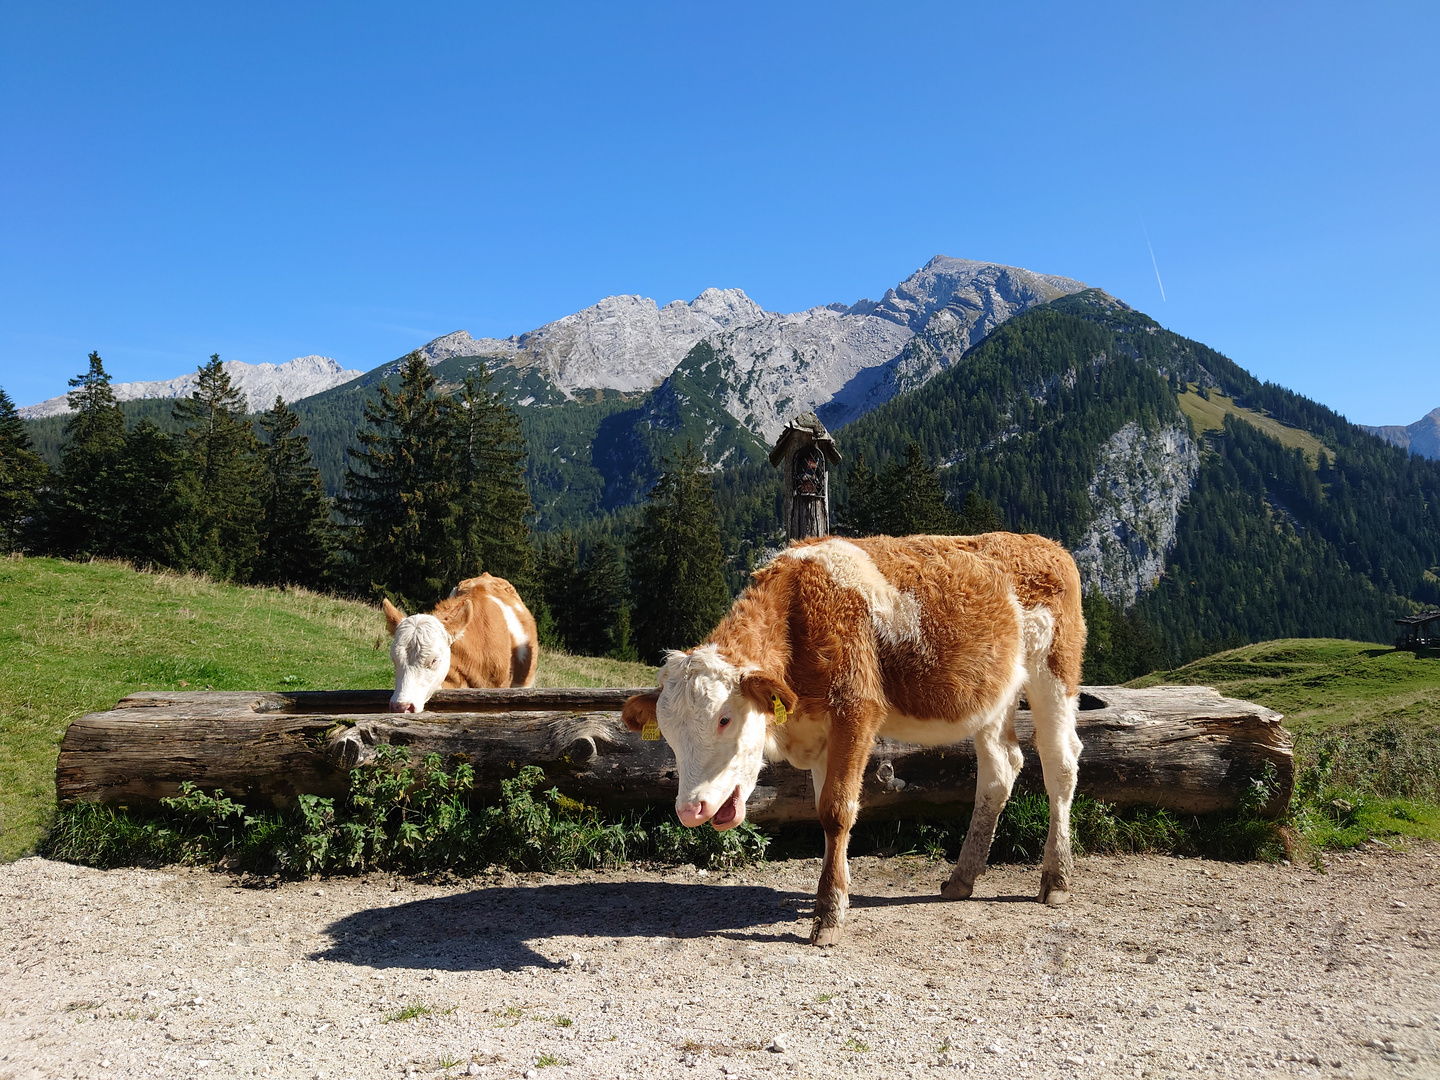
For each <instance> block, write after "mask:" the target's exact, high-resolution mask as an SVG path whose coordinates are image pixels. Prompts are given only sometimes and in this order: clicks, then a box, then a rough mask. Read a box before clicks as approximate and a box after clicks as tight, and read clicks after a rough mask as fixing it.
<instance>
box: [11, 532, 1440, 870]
mask: <svg viewBox="0 0 1440 1080" xmlns="http://www.w3.org/2000/svg"><path fill="white" fill-rule="evenodd" d="M388 645H389V637H388V635H387V634H386V632H385V626H384V620H383V617H382V616H381V614H380V612H379V610H378V609H377V608H374V607H371V606H370V605H368V604H363V603H359V602H355V601H350V600H341V599H337V598H335V597H330V596H321V595H317V594H314V593H310V592H306V591H303V590H280V589H266V588H250V587H243V586H236V585H224V584H217V583H215V582H212V581H209V580H207V579H204V578H200V577H194V576H189V575H179V574H171V573H148V572H139V571H136V570H134V569H132V568H130V567H128V566H125V565H122V564H118V563H108V562H93V563H70V562H63V561H60V560H56V559H6V560H0V649H3V655H4V657H5V662H4V664H3V665H0V830H3V831H0V861H8V860H10V859H14V858H16V857H18V856H20V855H22V854H25V853H27V852H30V851H33V850H35V849H36V847H37V845H39V844H40V843H41V842H42V840H43V838H44V837H45V835H46V831H47V829H48V828H49V827H50V825H51V822H52V821H54V820H55V792H54V770H55V759H56V754H57V752H58V750H59V745H60V740H61V737H62V736H63V734H64V732H65V728H66V727H67V726H68V724H69V723H70V722H71V721H72V720H74V719H75V718H76V717H78V716H80V715H82V714H84V713H86V712H93V711H98V710H104V709H109V708H111V707H113V706H114V705H115V703H116V702H117V701H119V700H120V699H121V698H123V697H125V696H126V695H127V694H130V693H133V692H135V691H137V690H184V689H189V690H205V689H214V690H317V689H354V688H365V687H373V688H380V687H389V686H390V685H391V680H392V671H391V666H390V659H389V653H388ZM654 678H655V671H654V669H653V668H650V667H646V666H644V665H642V664H632V663H624V662H620V661H614V660H605V659H597V658H591V657H572V656H567V655H565V654H563V653H559V652H556V651H554V650H544V651H543V652H542V654H541V664H540V672H539V679H538V681H539V683H540V685H543V686H638V685H654ZM1160 683H1189V684H1203V685H1210V686H1214V687H1216V688H1217V689H1219V690H1220V691H1221V692H1222V693H1225V694H1227V695H1229V696H1232V697H1239V698H1245V699H1247V700H1250V701H1255V702H1259V703H1260V704H1263V705H1267V706H1269V707H1270V708H1273V709H1275V710H1277V711H1279V712H1281V713H1284V714H1285V718H1286V719H1285V724H1286V727H1287V728H1289V730H1290V731H1292V732H1293V733H1294V734H1295V738H1296V760H1297V784H1296V790H1295V799H1294V801H1293V802H1292V809H1291V815H1290V818H1289V819H1288V821H1287V822H1286V823H1285V824H1284V826H1283V827H1282V828H1281V829H1279V830H1277V829H1276V826H1275V824H1274V823H1271V822H1265V821H1261V820H1259V819H1258V818H1256V817H1254V816H1253V815H1251V816H1248V817H1247V815H1246V813H1244V812H1242V813H1240V814H1238V815H1232V816H1231V817H1229V818H1226V819H1225V820H1216V821H1202V820H1200V819H1195V820H1180V819H1177V818H1175V817H1173V816H1172V815H1168V814H1167V813H1166V812H1164V811H1144V810H1140V811H1137V812H1127V813H1123V814H1121V813H1115V812H1113V808H1108V807H1106V806H1104V805H1102V804H1099V803H1094V802H1093V801H1090V800H1084V799H1082V800H1080V801H1079V802H1077V804H1076V830H1077V833H1076V835H1077V838H1078V839H1079V841H1080V843H1081V844H1082V846H1088V849H1089V850H1094V851H1151V850H1158V851H1175V852H1179V853H1196V854H1211V855H1215V856H1219V857H1233V858H1255V857H1264V858H1279V857H1281V856H1282V855H1284V854H1286V853H1290V854H1292V855H1293V854H1294V849H1295V847H1296V846H1297V843H1298V845H1299V846H1301V847H1306V846H1308V847H1309V848H1310V849H1312V852H1313V853H1315V854H1314V858H1315V859H1316V860H1318V859H1319V855H1318V853H1319V852H1321V851H1323V850H1326V849H1335V848H1343V847H1351V846H1354V845H1356V844H1359V843H1362V842H1365V841H1366V840H1369V839H1372V838H1376V837H1379V838H1390V839H1394V838H1403V837H1424V838H1431V839H1440V655H1431V654H1428V653H1422V654H1420V655H1416V654H1414V653H1408V652H1399V651H1396V650H1392V649H1387V648H1384V647H1381V646H1376V645H1368V644H1364V643H1360V642H1353V641H1332V640H1289V641H1272V642H1266V643H1264V644H1261V645H1252V646H1246V647H1244V648H1240V649H1234V650H1231V651H1229V652H1225V653H1219V654H1217V655H1215V656H1211V657H1207V658H1205V659H1203V660H1199V661H1196V662H1195V663H1193V664H1190V665H1188V666H1187V667H1184V668H1179V669H1177V670H1175V671H1169V672H1158V673H1156V674H1154V675H1150V676H1146V677H1145V678H1144V679H1141V680H1137V681H1136V683H1133V684H1132V685H1156V684H1160ZM408 767H409V768H412V769H413V770H414V771H413V773H412V774H410V775H412V776H413V777H414V778H416V780H418V781H419V786H418V787H417V788H415V791H417V792H420V794H419V795H412V794H407V792H408V791H409V790H410V789H409V787H408V786H407V785H408V784H409V782H410V781H407V782H406V783H399V782H398V781H396V780H395V778H394V775H393V774H392V772H391V771H388V770H387V769H377V770H371V772H373V774H374V775H370V774H369V773H365V774H363V775H362V774H361V772H360V771H357V775H356V776H355V777H352V780H353V781H354V783H355V784H358V785H361V786H364V785H369V786H370V787H375V788H376V790H377V791H378V790H381V789H383V790H384V792H385V794H384V797H383V798H380V797H378V796H377V795H376V793H375V792H374V791H370V790H369V787H367V788H366V790H365V791H363V792H359V795H358V797H357V798H352V800H351V801H350V803H344V804H343V805H342V804H340V803H337V804H335V806H334V807H333V808H331V807H330V806H329V805H328V803H327V804H326V805H324V806H321V805H319V804H316V805H315V806H307V808H305V809H304V810H303V811H302V812H301V813H300V815H299V816H298V817H295V816H293V815H292V817H293V820H292V819H291V818H283V816H274V817H273V820H272V819H271V818H265V819H263V820H262V819H260V818H255V819H250V818H246V817H245V815H244V812H243V810H242V809H241V808H237V807H234V806H232V805H230V804H229V803H228V802H224V801H223V800H222V801H221V802H218V803H217V802H215V801H214V800H213V799H211V798H210V797H209V796H207V795H206V794H205V793H192V795H190V796H187V798H186V799H183V800H178V801H177V802H176V805H175V806H174V807H172V808H171V809H170V811H168V812H167V813H168V816H166V817H164V820H157V821H149V822H147V821H142V820H140V819H138V818H137V819H135V820H133V821H132V820H130V819H129V818H128V817H126V816H125V815H123V814H117V813H116V812H112V811H110V810H109V809H107V808H84V807H82V808H77V809H76V810H75V811H74V812H72V811H67V812H66V815H62V817H61V823H60V825H58V826H57V828H56V833H55V834H54V836H52V838H51V840H50V841H49V847H48V848H46V850H50V851H52V852H54V853H59V854H62V855H63V856H64V857H67V858H74V859H76V860H77V861H82V862H89V863H91V864H93V865H121V864H123V863H124V862H125V861H127V860H130V861H142V862H151V863H153V862H156V861H165V860H170V861H175V860H177V859H180V860H197V861H206V860H209V861H215V860H217V859H220V858H222V857H224V858H229V859H230V860H231V861H232V862H233V861H234V859H235V858H239V857H240V855H241V854H243V853H244V852H249V854H248V855H245V856H244V857H245V858H247V859H249V860H250V861H251V862H252V863H253V864H254V865H256V866H260V865H270V866H272V868H273V865H274V862H275V858H276V857H277V856H276V854H275V853H276V852H280V853H281V855H282V856H283V858H282V861H284V862H286V865H288V866H289V867H291V869H292V870H294V868H295V867H300V868H302V869H303V868H305V867H313V868H316V869H317V870H319V871H321V872H329V871H330V870H333V869H336V868H350V869H354V868H359V867H363V866H391V867H394V868H403V867H410V868H417V867H418V868H424V867H426V866H430V865H436V864H437V863H436V860H439V863H438V865H444V866H453V867H461V866H469V865H470V863H471V862H473V861H474V859H475V858H477V857H479V856H478V855H477V854H476V851H477V850H482V849H483V853H485V857H487V858H494V859H496V860H497V861H506V860H509V861H510V862H513V863H514V864H515V865H516V866H517V867H547V868H548V867H551V866H553V867H562V866H566V865H570V864H572V863H574V864H576V865H589V864H598V863H602V862H612V861H614V860H616V859H624V858H631V857H635V856H636V855H640V854H642V853H648V854H649V855H650V856H654V857H664V858H677V859H691V858H701V859H705V858H709V859H716V858H727V859H728V858H737V857H755V853H756V852H763V851H764V847H765V843H766V842H767V841H766V840H765V838H763V837H760V836H759V834H756V835H755V836H753V837H746V838H744V839H743V841H741V842H738V843H739V844H740V846H738V847H735V850H733V851H732V850H730V848H729V847H725V846H724V845H719V846H716V845H715V844H714V843H710V841H713V840H714V837H713V836H711V835H710V831H709V830H697V831H696V832H697V833H703V834H705V835H704V836H692V835H690V833H689V831H686V830H680V829H679V828H678V827H677V826H675V825H674V822H673V821H670V820H668V819H667V820H666V821H662V820H660V818H657V819H655V820H654V821H651V820H649V819H644V820H640V819H636V820H635V821H633V822H628V823H616V822H608V821H602V820H601V819H599V818H598V817H596V816H595V815H594V814H592V813H589V812H588V811H586V809H585V808H583V807H578V804H576V805H567V802H568V801H567V800H564V799H563V798H558V799H557V798H552V797H551V796H550V795H547V794H546V793H544V792H543V791H541V790H540V789H539V788H538V787H536V785H537V784H540V785H541V786H543V784H542V783H541V782H542V780H543V777H529V778H528V779H527V780H526V781H525V783H520V782H519V781H517V784H516V786H515V790H514V791H513V792H512V793H511V794H510V795H509V796H507V800H506V801H505V802H504V804H503V805H502V806H499V807H495V808H488V809H487V808H480V809H478V810H475V811H473V812H472V810H470V809H468V808H467V807H466V806H465V805H463V802H464V800H463V799H462V798H461V793H460V792H459V789H458V788H457V787H456V786H455V784H454V783H453V782H452V781H447V780H445V778H444V776H443V774H436V773H435V772H434V769H433V767H431V766H428V765H426V764H424V763H418V762H417V763H411V765H410V766H408ZM532 771H534V772H538V770H532ZM527 784H528V785H529V786H526V785H527ZM447 785H448V786H447ZM391 788H393V789H394V790H393V791H392V790H390V789H391ZM1260 796H1263V792H1261V793H1260ZM1260 796H1257V798H1259V797H1260ZM416 800H419V801H420V802H423V801H425V800H428V802H427V803H426V805H427V806H429V807H430V808H429V809H426V810H423V812H422V811H421V810H419V809H417V807H418V806H419V802H417V801H416ZM1260 801H1263V798H1260ZM352 803H353V806H352V805H351V804H352ZM431 804H433V805H431ZM361 806H370V807H372V810H371V811H370V812H369V813H370V817H371V818H374V820H370V819H369V818H365V819H364V820H363V821H362V820H360V819H358V818H355V813H356V811H355V807H361ZM376 806H384V807H388V808H389V809H387V810H385V811H384V812H383V813H381V812H379V811H376V810H374V809H373V808H374V807H376ZM347 814H348V815H350V816H348V817H347V816H346V815H347ZM662 817H663V815H662ZM1046 817H1047V814H1046V808H1045V802H1044V798H1043V796H1040V795H1034V794H1033V793H1026V794H1021V795H1017V797H1016V798H1015V799H1014V800H1012V804H1011V806H1010V807H1009V808H1008V809H1007V811H1006V815H1005V818H1004V820H1003V821H1002V826H1001V830H1000V833H999V835H998V836H997V840H996V845H995V848H994V851H993V857H994V858H996V859H1003V858H1029V857H1033V855H1034V854H1035V853H1036V852H1037V851H1038V850H1039V845H1041V844H1043V842H1044V836H1045V831H1046ZM592 818H593V820H592ZM1032 819H1033V820H1032ZM447 823H448V824H447ZM965 827H966V822H965V821H964V820H962V819H961V818H956V819H955V820H953V821H937V822H929V823H927V822H923V821H914V822H874V823H866V824H864V825H862V826H861V828H860V830H859V831H857V835H856V846H855V847H854V848H853V849H852V850H854V851H855V853H856V854H868V853H870V852H871V851H872V850H874V851H882V852H891V853H897V854H903V853H927V854H929V855H931V856H933V857H936V858H938V857H941V856H942V855H944V854H946V853H952V849H954V848H956V847H958V843H959V840H960V838H962V837H963V835H964V829H965ZM427 829H429V830H435V831H436V835H435V836H434V837H433V838H431V839H428V840H426V841H425V844H427V845H429V847H427V848H426V850H427V851H430V852H432V853H433V852H438V854H417V852H419V850H420V849H419V848H417V847H415V846H414V845H415V844H416V843H418V841H416V840H415V837H417V836H419V835H420V834H419V833H418V832H417V831H416V830H422V831H423V830H427ZM793 831H795V836H794V837H790V838H787V836H786V835H784V834H783V831H782V834H781V835H777V836H775V837H773V838H772V839H773V840H774V841H775V848H774V850H775V852H776V853H783V852H785V851H787V850H788V849H790V848H795V850H796V851H797V852H800V853H803V854H814V853H815V852H812V851H811V850H810V848H813V847H815V845H816V842H817V835H818V834H815V830H813V829H810V830H806V829H797V830H793ZM672 833H674V834H675V835H671V834H672ZM282 834H283V835H282ZM716 835H719V834H716ZM732 839H733V837H732ZM702 840H703V841H705V842H706V843H708V844H709V846H708V847H707V846H705V845H703V844H701V841H702ZM432 841H433V842H432ZM477 845H478V847H477ZM746 845H748V846H746ZM796 845H798V847H797V846H796ZM422 846H423V845H422ZM731 846H735V845H731ZM711 848H714V850H711ZM452 849H453V850H452ZM722 849H723V850H722ZM742 849H743V850H742ZM802 849H803V850H802ZM427 860H428V861H427Z"/></svg>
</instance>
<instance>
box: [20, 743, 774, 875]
mask: <svg viewBox="0 0 1440 1080" xmlns="http://www.w3.org/2000/svg"><path fill="white" fill-rule="evenodd" d="M473 782H474V772H473V770H472V769H471V767H470V766H469V765H467V764H464V763H460V764H458V765H457V766H456V767H455V768H454V770H453V771H448V772H447V771H446V770H445V769H444V768H443V766H442V763H441V761H440V759H439V757H438V755H435V754H431V755H428V756H427V757H426V758H425V760H424V761H423V762H421V763H419V764H418V765H416V764H413V763H412V762H411V760H410V751H409V749H408V748H406V747H403V746H389V745H381V746H378V747H376V755H375V758H374V760H373V761H371V762H368V763H367V764H365V765H363V766H360V767H359V768H356V769H353V770H352V771H351V773H350V791H349V793H348V795H347V796H346V797H344V798H343V799H330V798H322V797H320V796H316V795H302V796H300V797H299V798H298V799H297V800H296V805H295V807H294V808H293V809H291V810H289V811H285V812H280V811H273V810H259V811H254V812H251V811H248V810H247V809H246V808H245V807H244V806H242V805H241V804H239V803H237V802H235V801H234V800H232V799H230V798H229V797H228V796H226V794H225V793H224V792H223V791H218V790H217V791H214V792H212V793H210V794H208V795H207V794H206V793H204V792H202V791H200V790H199V789H198V788H196V787H195V785H193V784H189V783H187V784H185V785H183V786H182V788H181V792H180V794H179V795H178V796H175V797H174V798H168V799H162V800H161V806H160V808H159V809H158V810H153V811H144V810H138V809H137V810H127V809H125V808H120V807H107V806H99V805H96V804H93V803H77V804H75V805H72V806H69V807H65V808H63V809H61V810H60V811H59V813H58V814H57V815H56V820H55V824H54V827H53V828H52V829H51V831H50V833H49V835H48V837H47V838H46V840H45V842H44V843H43V845H42V849H41V850H42V851H43V853H44V854H46V855H47V856H49V857H50V858H55V859H63V860H65V861H68V862H75V863H80V864H83V865H86V866H96V867H102V868H111V867H116V866H127V865H132V866H133V865H140V866H160V865H166V864H172V863H188V864H198V865H205V864H209V865H216V864H222V863H223V864H224V865H226V866H228V867H232V868H235V869H241V870H248V871H252V872H255V873H263V874H279V875H282V876H287V877H303V876H307V875H311V874H336V873H356V872H361V871H366V870H391V871H397V872H402V873H424V872H435V871H441V870H448V871H452V872H456V873H464V872H474V871H477V870H481V869H484V868H485V867H487V866H490V865H492V864H499V865H503V866H506V867H509V868H511V869H514V870H543V871H556V870H564V869H576V868H581V867H603V866H618V865H620V864H621V863H623V862H625V861H627V860H631V859H636V858H654V859H660V860H664V861H667V862H692V863H695V864H697V865H700V866H733V865H742V864H746V863H749V862H753V861H756V860H758V859H760V858H762V857H763V856H764V854H765V848H766V845H767V844H768V843H769V840H768V838H767V837H766V836H765V834H764V833H762V832H760V831H759V830H758V829H756V828H755V826H754V825H752V824H750V823H748V822H746V823H742V824H741V826H740V827H739V828H736V829H733V830H730V831H729V832H725V833H717V832H715V830H713V829H694V830H687V829H682V828H681V827H680V826H679V825H678V824H674V823H672V822H670V821H668V820H666V821H662V822H661V823H660V824H658V825H655V824H651V822H650V815H649V814H648V813H639V814H632V815H629V816H627V817H625V818H623V819H621V820H608V819H606V818H604V817H603V816H602V815H601V814H600V813H599V811H597V810H594V809H593V808H590V807H586V806H584V805H582V804H580V803H577V802H575V801H574V800H572V799H566V798H565V797H564V796H562V795H561V794H560V793H559V792H558V791H557V790H555V789H554V788H551V789H549V790H541V787H542V785H543V784H544V782H545V773H544V770H542V769H540V768H539V767H538V766H533V765H529V766H526V767H524V768H522V769H521V770H520V771H519V773H518V774H517V775H516V776H514V777H512V778H511V779H508V780H504V781H502V782H501V785H500V788H501V791H500V798H499V799H498V800H497V801H496V802H495V803H493V804H490V805H477V804H475V803H472V802H471V801H470V789H471V787H472V785H473Z"/></svg>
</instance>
